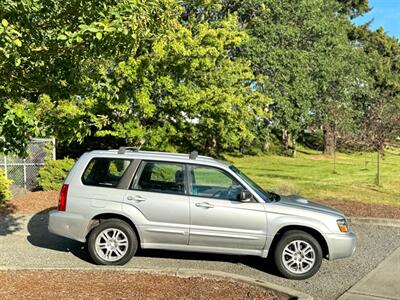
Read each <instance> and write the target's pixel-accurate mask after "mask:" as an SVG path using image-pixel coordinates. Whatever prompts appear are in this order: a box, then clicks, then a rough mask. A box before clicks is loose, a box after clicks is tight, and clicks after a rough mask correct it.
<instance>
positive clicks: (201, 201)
mask: <svg viewBox="0 0 400 300" xmlns="http://www.w3.org/2000/svg"><path fill="white" fill-rule="evenodd" d="M188 168H189V169H188V171H189V172H188V175H189V176H188V178H189V192H190V213H191V218H190V234H189V235H190V237H189V245H191V246H206V247H224V248H233V249H252V250H261V249H263V247H264V245H265V241H266V227H267V218H266V212H265V208H264V206H263V204H261V203H259V202H256V201H254V202H251V203H244V202H241V201H240V200H239V195H240V192H241V191H243V190H245V189H244V187H243V186H242V185H241V184H240V183H239V182H238V181H237V180H236V179H235V178H234V177H233V176H232V175H231V174H229V173H228V172H226V171H224V170H222V169H219V168H215V167H210V166H202V165H190V166H189V167H188Z"/></svg>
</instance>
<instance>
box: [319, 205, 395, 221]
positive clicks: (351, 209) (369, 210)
mask: <svg viewBox="0 0 400 300" xmlns="http://www.w3.org/2000/svg"><path fill="white" fill-rule="evenodd" d="M320 202H321V203H323V204H326V205H329V206H331V207H334V208H336V209H338V210H341V211H342V212H344V213H345V215H346V216H348V217H372V218H387V219H400V207H399V206H390V205H379V204H368V203H362V202H355V201H338V200H332V201H320Z"/></svg>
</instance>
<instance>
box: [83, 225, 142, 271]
mask: <svg viewBox="0 0 400 300" xmlns="http://www.w3.org/2000/svg"><path fill="white" fill-rule="evenodd" d="M137 248H138V239H137V237H136V234H135V232H134V231H133V229H132V227H131V226H130V225H129V224H127V223H126V222H124V221H122V220H119V219H108V220H104V221H102V222H101V223H100V224H99V225H98V226H97V227H95V228H94V229H93V230H92V232H91V233H90V235H89V238H88V250H89V254H90V256H91V257H92V259H93V260H94V262H95V263H97V264H100V265H124V264H126V263H127V262H128V261H129V260H130V259H131V258H132V256H133V255H135V253H136V251H137Z"/></svg>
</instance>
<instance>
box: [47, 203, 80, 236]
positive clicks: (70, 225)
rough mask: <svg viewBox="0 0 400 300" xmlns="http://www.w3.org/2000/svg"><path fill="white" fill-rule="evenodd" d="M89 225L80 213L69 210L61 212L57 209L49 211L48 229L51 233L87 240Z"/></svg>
mask: <svg viewBox="0 0 400 300" xmlns="http://www.w3.org/2000/svg"><path fill="white" fill-rule="evenodd" d="M87 225H88V222H87V220H86V219H84V218H83V217H82V216H80V215H76V214H72V213H68V212H59V211H57V210H52V211H50V212H49V226H48V229H49V231H50V232H51V233H54V234H57V235H61V236H64V237H67V238H70V239H73V240H77V241H80V242H85V241H86V237H85V232H86V228H87Z"/></svg>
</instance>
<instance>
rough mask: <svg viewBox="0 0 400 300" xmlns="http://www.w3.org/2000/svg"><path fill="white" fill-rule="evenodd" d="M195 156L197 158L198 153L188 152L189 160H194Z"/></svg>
mask: <svg viewBox="0 0 400 300" xmlns="http://www.w3.org/2000/svg"><path fill="white" fill-rule="evenodd" d="M197 156H199V153H198V152H197V151H192V152H190V154H189V158H190V159H196V158H197Z"/></svg>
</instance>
